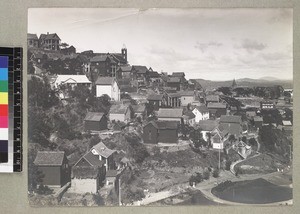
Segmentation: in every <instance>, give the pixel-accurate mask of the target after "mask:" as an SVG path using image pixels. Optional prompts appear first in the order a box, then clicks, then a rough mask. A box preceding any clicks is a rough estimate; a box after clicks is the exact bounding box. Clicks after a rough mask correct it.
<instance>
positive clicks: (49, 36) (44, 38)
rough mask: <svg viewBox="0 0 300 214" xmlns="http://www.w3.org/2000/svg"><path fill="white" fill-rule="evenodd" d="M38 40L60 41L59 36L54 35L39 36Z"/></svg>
mask: <svg viewBox="0 0 300 214" xmlns="http://www.w3.org/2000/svg"><path fill="white" fill-rule="evenodd" d="M40 39H41V40H47V39H58V40H60V38H59V36H58V35H57V34H56V33H47V34H41V35H40Z"/></svg>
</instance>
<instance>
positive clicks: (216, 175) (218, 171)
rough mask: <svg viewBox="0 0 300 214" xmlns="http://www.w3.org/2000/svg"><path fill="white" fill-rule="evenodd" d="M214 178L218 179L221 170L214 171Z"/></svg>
mask: <svg viewBox="0 0 300 214" xmlns="http://www.w3.org/2000/svg"><path fill="white" fill-rule="evenodd" d="M212 176H213V177H214V178H218V177H219V176H220V170H219V169H214V170H213V173H212Z"/></svg>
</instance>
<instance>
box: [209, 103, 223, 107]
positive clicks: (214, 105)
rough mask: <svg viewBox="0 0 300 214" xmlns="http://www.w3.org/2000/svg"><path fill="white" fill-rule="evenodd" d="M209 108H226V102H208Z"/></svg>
mask: <svg viewBox="0 0 300 214" xmlns="http://www.w3.org/2000/svg"><path fill="white" fill-rule="evenodd" d="M207 108H226V104H224V103H208V104H207Z"/></svg>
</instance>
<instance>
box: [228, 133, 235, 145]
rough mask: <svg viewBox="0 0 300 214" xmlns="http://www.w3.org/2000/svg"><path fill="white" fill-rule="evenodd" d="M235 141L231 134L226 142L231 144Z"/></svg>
mask: <svg viewBox="0 0 300 214" xmlns="http://www.w3.org/2000/svg"><path fill="white" fill-rule="evenodd" d="M236 140H237V139H236V138H235V136H234V135H233V134H231V135H230V136H229V138H228V141H229V142H231V143H233V142H235V141H236Z"/></svg>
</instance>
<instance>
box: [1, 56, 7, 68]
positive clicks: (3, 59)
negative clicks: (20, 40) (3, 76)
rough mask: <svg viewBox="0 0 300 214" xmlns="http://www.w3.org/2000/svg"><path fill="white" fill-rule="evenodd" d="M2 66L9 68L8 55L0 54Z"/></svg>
mask: <svg viewBox="0 0 300 214" xmlns="http://www.w3.org/2000/svg"><path fill="white" fill-rule="evenodd" d="M0 68H8V56H0Z"/></svg>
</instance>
